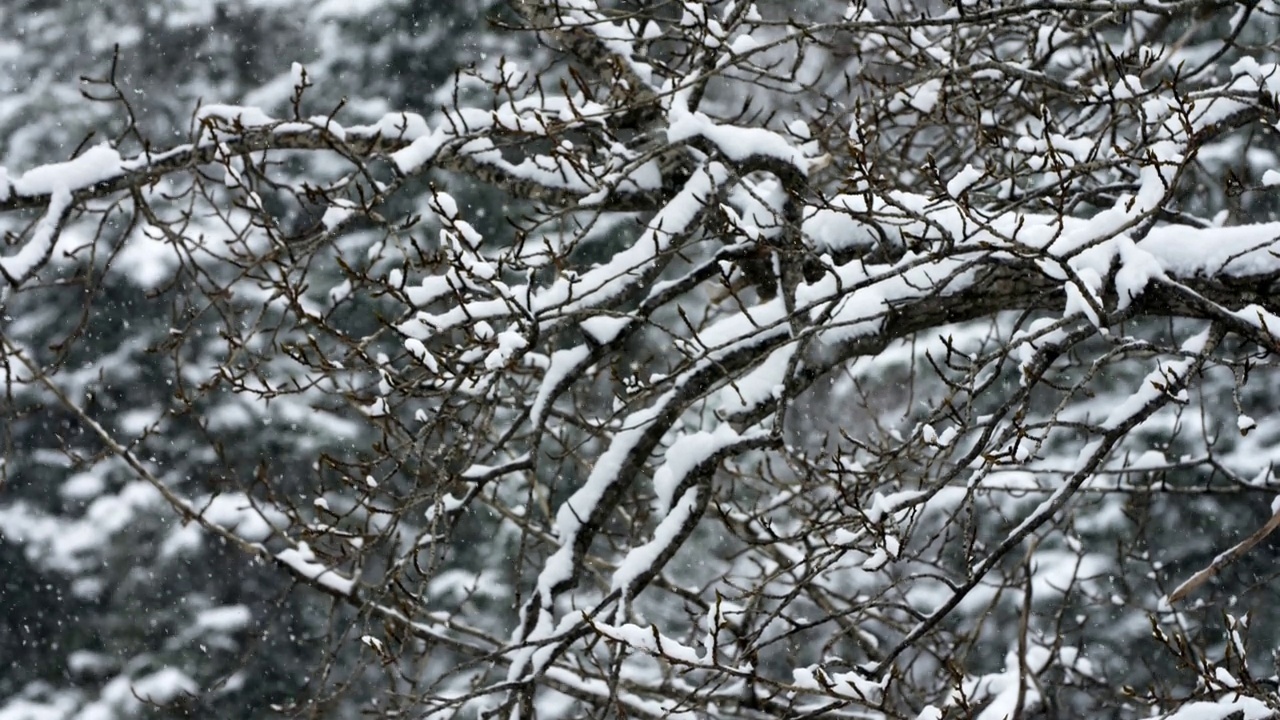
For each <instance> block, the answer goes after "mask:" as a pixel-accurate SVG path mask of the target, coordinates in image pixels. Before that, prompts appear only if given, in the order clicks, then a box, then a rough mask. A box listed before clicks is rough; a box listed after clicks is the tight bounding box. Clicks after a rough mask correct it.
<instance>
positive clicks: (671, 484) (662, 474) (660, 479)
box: [653, 423, 765, 514]
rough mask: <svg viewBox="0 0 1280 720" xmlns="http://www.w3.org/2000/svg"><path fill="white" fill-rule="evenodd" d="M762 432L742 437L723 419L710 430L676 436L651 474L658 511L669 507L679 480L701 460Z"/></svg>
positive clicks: (660, 511)
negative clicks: (661, 461) (723, 421)
mask: <svg viewBox="0 0 1280 720" xmlns="http://www.w3.org/2000/svg"><path fill="white" fill-rule="evenodd" d="M764 436H765V433H764V431H760V430H756V431H753V432H752V433H750V434H748V435H747V436H745V438H744V436H741V435H739V434H738V433H737V431H735V430H734V429H733V428H732V427H731V426H730V425H729V424H728V423H724V424H721V425H718V426H717V427H716V429H715V430H713V431H710V432H707V431H701V432H696V433H690V434H688V435H683V436H681V437H679V438H678V439H676V440H675V441H674V442H672V443H671V445H670V447H668V448H667V451H666V453H665V454H664V455H663V463H662V465H660V466H659V467H658V469H657V471H656V472H654V474H653V489H654V493H655V495H656V498H655V501H654V502H655V505H656V510H657V512H658V513H660V514H661V513H667V512H671V511H672V510H671V508H672V507H673V505H672V503H673V502H674V500H675V492H676V490H677V489H678V488H679V486H680V483H681V482H682V481H683V480H684V479H685V477H687V476H688V475H689V473H690V472H692V471H693V469H694V468H695V467H697V466H698V465H699V464H700V463H702V462H704V461H706V460H707V459H708V458H711V457H713V456H715V455H716V454H717V453H719V452H720V451H722V450H724V449H725V448H727V447H730V446H732V445H734V444H737V443H739V442H742V441H743V440H744V439H746V440H751V439H757V438H761V437H764Z"/></svg>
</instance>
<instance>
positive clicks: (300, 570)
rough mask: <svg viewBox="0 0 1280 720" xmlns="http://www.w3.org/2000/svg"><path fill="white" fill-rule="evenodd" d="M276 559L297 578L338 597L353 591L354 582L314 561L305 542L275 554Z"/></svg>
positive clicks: (312, 553) (313, 556)
mask: <svg viewBox="0 0 1280 720" xmlns="http://www.w3.org/2000/svg"><path fill="white" fill-rule="evenodd" d="M276 559H277V560H279V561H280V562H282V563H284V564H285V565H287V566H289V567H290V568H292V569H293V571H294V572H296V573H297V574H298V575H299V576H301V577H303V578H306V579H307V580H310V581H313V582H315V583H316V584H318V585H320V586H322V587H325V588H327V589H329V590H331V591H333V592H334V593H337V594H338V595H351V594H352V592H353V591H354V590H355V581H354V580H352V579H351V578H348V577H344V576H343V575H340V574H339V573H337V572H335V571H334V570H331V569H329V568H328V567H325V566H324V565H323V564H321V563H320V562H318V561H317V560H316V556H315V553H314V552H312V551H311V548H310V547H309V546H308V545H307V543H305V542H299V543H298V546H297V547H296V548H287V549H285V550H281V551H280V552H278V553H276Z"/></svg>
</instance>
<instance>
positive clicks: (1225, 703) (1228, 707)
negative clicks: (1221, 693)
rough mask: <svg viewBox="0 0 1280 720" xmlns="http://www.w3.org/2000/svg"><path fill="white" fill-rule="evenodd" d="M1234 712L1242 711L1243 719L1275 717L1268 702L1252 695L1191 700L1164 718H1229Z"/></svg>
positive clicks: (1178, 719)
mask: <svg viewBox="0 0 1280 720" xmlns="http://www.w3.org/2000/svg"><path fill="white" fill-rule="evenodd" d="M1233 713H1240V714H1241V715H1240V717H1241V718H1242V720H1264V719H1265V718H1271V717H1274V711H1273V710H1271V708H1269V707H1267V704H1266V703H1264V702H1262V701H1261V700H1258V699H1256V698H1251V697H1233V698H1231V699H1227V700H1220V701H1218V702H1199V701H1197V702H1189V703H1187V704H1185V705H1183V706H1182V707H1180V708H1178V711H1177V712H1175V713H1172V714H1170V715H1163V716H1161V717H1162V718H1163V720H1227V718H1228V717H1230V716H1231V715H1232V714H1233Z"/></svg>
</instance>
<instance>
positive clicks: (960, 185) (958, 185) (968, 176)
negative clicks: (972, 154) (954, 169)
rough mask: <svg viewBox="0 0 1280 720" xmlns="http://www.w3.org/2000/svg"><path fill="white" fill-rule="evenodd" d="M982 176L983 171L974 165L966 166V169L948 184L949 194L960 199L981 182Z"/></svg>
mask: <svg viewBox="0 0 1280 720" xmlns="http://www.w3.org/2000/svg"><path fill="white" fill-rule="evenodd" d="M982 176H983V172H982V170H979V169H978V168H975V167H974V166H973V165H965V166H964V169H963V170H961V171H960V172H958V173H956V176H955V177H953V178H951V181H950V182H948V183H947V194H948V195H950V196H951V197H953V198H958V197H960V196H961V195H963V194H964V193H965V192H966V191H968V190H969V188H971V187H973V186H974V185H975V184H976V183H977V182H978V181H979V180H981V179H982Z"/></svg>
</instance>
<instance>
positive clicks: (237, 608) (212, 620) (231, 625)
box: [195, 605, 253, 633]
mask: <svg viewBox="0 0 1280 720" xmlns="http://www.w3.org/2000/svg"><path fill="white" fill-rule="evenodd" d="M252 621H253V614H252V613H250V612H249V608H248V607H247V606H245V605H223V606H222V607H216V608H210V609H208V610H201V611H200V612H199V613H197V614H196V621H195V624H196V627H197V628H199V629H200V630H205V631H210V632H219V633H229V632H235V631H237V630H243V629H244V628H245V627H247V626H248V625H249V623H250V622H252Z"/></svg>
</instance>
